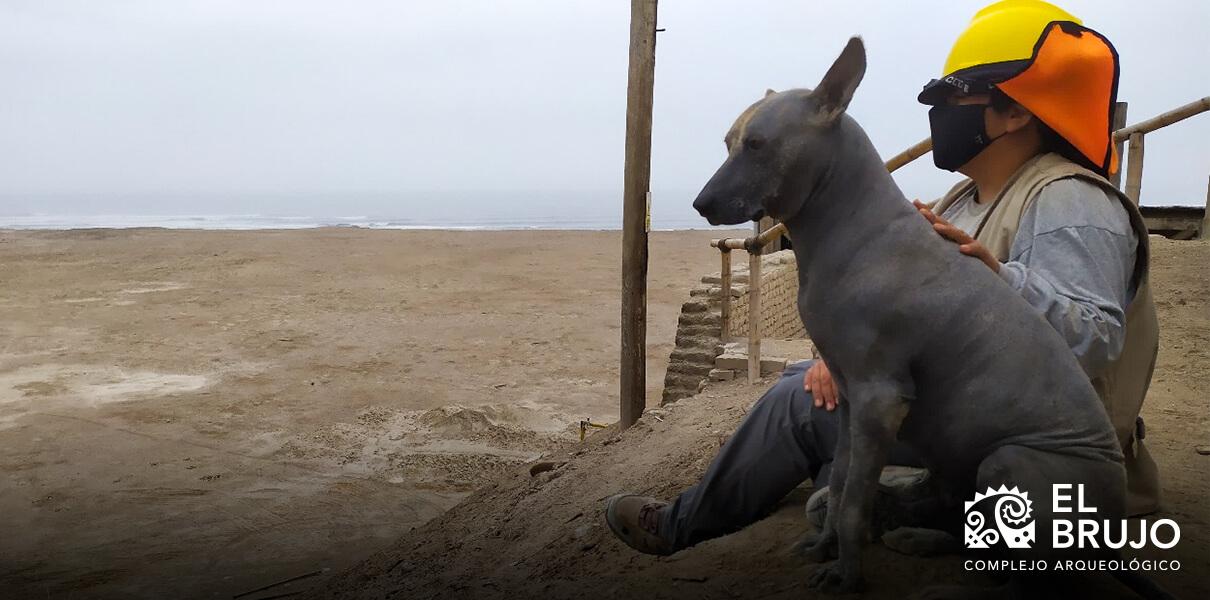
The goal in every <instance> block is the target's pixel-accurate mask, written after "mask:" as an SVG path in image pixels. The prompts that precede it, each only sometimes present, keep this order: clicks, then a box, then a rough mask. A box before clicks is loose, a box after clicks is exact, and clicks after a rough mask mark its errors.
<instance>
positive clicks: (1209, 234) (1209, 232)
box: [1199, 180, 1210, 240]
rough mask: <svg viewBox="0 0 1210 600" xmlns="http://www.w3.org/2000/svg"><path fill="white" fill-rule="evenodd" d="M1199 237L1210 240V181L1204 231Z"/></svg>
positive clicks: (1209, 182) (1209, 181) (1203, 215)
mask: <svg viewBox="0 0 1210 600" xmlns="http://www.w3.org/2000/svg"><path fill="white" fill-rule="evenodd" d="M1199 237H1200V239H1203V240H1210V180H1207V182H1206V212H1204V213H1202V231H1201V235H1200V236H1199Z"/></svg>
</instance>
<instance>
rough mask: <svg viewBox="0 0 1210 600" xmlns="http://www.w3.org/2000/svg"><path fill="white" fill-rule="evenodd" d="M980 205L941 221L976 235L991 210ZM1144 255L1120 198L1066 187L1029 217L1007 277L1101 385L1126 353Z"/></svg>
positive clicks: (1077, 184) (953, 211) (963, 203)
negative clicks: (1138, 261)
mask: <svg viewBox="0 0 1210 600" xmlns="http://www.w3.org/2000/svg"><path fill="white" fill-rule="evenodd" d="M972 205H973V199H972V198H971V197H969V196H968V197H966V198H962V199H961V200H959V201H957V202H955V203H953V204H952V205H951V206H950V207H949V208H948V209H947V210H946V211H945V213H943V214H942V215H941V216H942V217H943V218H946V219H947V220H948V219H950V217H954V218H955V220H952V221H951V223H953V224H954V225H955V226H957V227H959V228H960V229H962V230H964V231H967V233H972V234H973V230H974V229H975V228H976V227H977V226H978V223H979V221H980V220H981V218H982V213H983V212H984V211H983V210H980V209H982V208H984V207H982V206H972ZM976 217H977V218H976ZM1137 247H1138V236H1137V235H1136V234H1135V232H1134V230H1133V229H1132V228H1131V226H1130V216H1129V215H1127V214H1126V209H1125V208H1124V207H1123V206H1122V205H1121V203H1120V202H1119V201H1118V199H1117V198H1113V197H1110V196H1109V195H1107V194H1106V193H1105V191H1104V190H1102V189H1101V188H1099V187H1097V186H1096V185H1094V184H1091V183H1089V182H1086V181H1082V180H1079V179H1061V180H1059V181H1055V182H1054V183H1051V184H1049V185H1047V186H1046V187H1044V188H1042V190H1041V192H1039V195H1038V198H1037V199H1036V200H1035V201H1034V202H1033V204H1031V205H1030V206H1029V208H1027V209H1026V211H1025V214H1024V215H1022V217H1021V223H1020V226H1019V227H1018V229H1017V235H1016V237H1014V238H1013V243H1012V248H1011V249H1010V250H1009V258H1008V262H1006V263H1004V264H1003V265H1002V266H1001V268H1000V277H1001V278H1002V279H1004V281H1005V282H1007V283H1008V285H1009V286H1011V287H1012V288H1013V289H1014V290H1016V291H1017V292H1018V293H1020V294H1021V296H1022V297H1023V298H1025V300H1026V301H1027V302H1029V304H1030V305H1031V306H1033V307H1034V308H1035V309H1036V310H1037V311H1038V312H1039V313H1040V314H1041V315H1042V316H1043V317H1044V318H1045V319H1046V321H1047V322H1049V323H1050V324H1051V326H1053V327H1054V328H1055V329H1056V330H1057V331H1058V332H1059V333H1060V334H1061V335H1062V336H1063V339H1065V340H1066V341H1067V345H1068V346H1069V347H1070V348H1071V350H1072V352H1073V353H1074V354H1075V356H1076V358H1077V359H1078V360H1079V362H1080V365H1081V366H1082V367H1084V372H1085V373H1087V374H1088V376H1089V377H1096V376H1097V375H1099V374H1100V373H1101V372H1102V371H1103V370H1104V369H1105V367H1106V366H1108V365H1109V363H1111V362H1113V361H1114V360H1116V359H1117V357H1118V356H1119V355H1120V354H1121V352H1122V344H1123V343H1124V341H1125V337H1126V329H1125V327H1126V306H1127V305H1128V304H1129V303H1130V300H1131V299H1132V298H1133V297H1134V292H1135V289H1134V285H1133V282H1131V275H1132V274H1133V272H1134V263H1135V256H1136V253H1137Z"/></svg>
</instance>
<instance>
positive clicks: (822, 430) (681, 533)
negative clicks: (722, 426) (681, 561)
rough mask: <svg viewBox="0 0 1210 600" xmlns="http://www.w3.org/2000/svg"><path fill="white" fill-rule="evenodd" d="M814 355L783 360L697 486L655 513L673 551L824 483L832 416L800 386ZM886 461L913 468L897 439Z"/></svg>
mask: <svg viewBox="0 0 1210 600" xmlns="http://www.w3.org/2000/svg"><path fill="white" fill-rule="evenodd" d="M812 363H814V361H806V362H801V363H796V364H793V365H790V366H789V367H788V368H787V369H786V370H785V372H783V373H782V376H781V379H780V380H778V382H777V383H776V384H775V385H774V386H773V387H772V388H769V391H767V392H765V395H764V396H762V397H761V399H760V400H759V401H758V402H757V403H756V404H755V405H754V406H753V407H752V410H750V411H749V412H748V414H747V416H745V417H744V420H743V421H742V422H741V423H740V424H739V428H737V429H736V430H735V433H734V434H733V435H732V436H731V438H730V439H729V440H727V443H725V444H723V447H722V448H721V449H720V450H719V453H718V456H716V457H714V461H713V462H711V463H710V467H709V468H708V469H706V474H705V476H703V477H702V480H701V481H700V482H698V484H697V485H695V486H692V487H690V488H689V489H687V490H685V491H684V492H682V493H681V495H680V496H677V498H676V500H675V501H673V502H672V504H670V505H669V506H668V507H667V508H665V509H664V510H663V511H662V514H661V521H660V533H661V535H662V536H664V537H666V538H668V539H671V540H672V542H673V547H674V548H675V549H676V550H681V549H684V548H688V547H689V546H692V545H694V544H698V543H700V542H704V541H706V540H709V539H712V538H716V537H719V536H723V535H727V534H729V533H733V532H735V531H738V530H740V529H742V528H743V527H746V526H748V525H750V524H752V523H754V522H756V521H757V520H759V519H760V518H762V517H764V516H765V515H767V514H768V513H769V512H770V511H771V510H772V509H773V508H774V507H775V506H777V503H778V502H779V501H781V499H782V498H784V497H785V496H786V494H788V493H789V492H790V490H793V489H794V488H795V487H797V486H798V485H799V484H801V483H802V482H804V481H806V480H807V479H808V478H810V479H812V480H813V482H814V484H815V487H816V488H820V487H823V486H825V485H827V484H828V483H827V482H828V475H829V473H830V471H831V465H832V458H833V456H834V453H835V449H836V440H837V437H838V431H839V425H840V419H839V416H838V415H837V414H836V413H835V412H829V411H827V410H824V409H822V408H815V402H814V398H812V397H811V394H810V393H808V392H807V391H806V390H804V389H803V375H804V374H805V373H806V371H807V369H808V368H810V366H811V364H812ZM890 464H896V465H908V466H920V460H919V459H918V458H917V457H916V455H915V453H914V452H913V451H912V450H911V449H910V448H908V447H906V446H905V445H903V444H895V446H894V447H893V448H892V450H891V456H890Z"/></svg>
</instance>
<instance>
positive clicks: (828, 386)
mask: <svg viewBox="0 0 1210 600" xmlns="http://www.w3.org/2000/svg"><path fill="white" fill-rule="evenodd" d="M802 384H803V389H805V390H807V391H808V392H811V394H812V395H813V396H814V397H815V408H823V409H825V410H836V401H837V400H838V399H839V398H840V393H839V392H837V391H836V382H835V381H833V380H832V373H831V372H829V371H828V365H826V364H824V362H823V361H822V360H817V361H815V363H814V364H812V365H811V368H809V369H807V372H806V373H805V374H804V375H803V378H802Z"/></svg>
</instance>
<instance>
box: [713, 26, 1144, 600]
mask: <svg viewBox="0 0 1210 600" xmlns="http://www.w3.org/2000/svg"><path fill="white" fill-rule="evenodd" d="M865 65H866V60H865V48H864V46H863V45H862V42H861V40H860V39H859V38H853V39H852V40H850V41H849V43H848V45H847V46H846V47H845V49H844V51H843V52H842V53H841V55H840V57H839V58H838V59H837V60H836V62H835V64H833V65H832V67H831V68H830V69H829V70H828V72H827V74H826V75H825V76H824V78H823V80H822V81H821V82H820V84H819V86H818V87H816V88H815V89H814V90H805V89H798V90H789V91H785V92H780V93H779V92H773V91H772V90H770V91H769V92H768V93H767V94H766V95H765V97H764V98H762V99H761V100H759V101H757V102H756V103H755V104H753V105H752V106H750V107H749V108H748V109H747V110H745V111H744V112H743V114H741V115H740V116H739V118H738V119H737V120H736V122H735V124H734V126H733V127H732V128H731V130H730V132H728V133H727V136H726V140H725V141H726V145H727V152H728V155H727V159H726V161H725V162H724V163H723V165H722V166H721V167H720V168H719V169H718V172H717V173H715V174H714V176H713V177H712V178H711V179H710V181H709V182H708V183H707V184H706V186H705V188H704V189H703V190H702V192H701V194H700V195H699V196H698V197H697V199H696V200H695V201H694V203H693V205H694V207H695V208H696V209H697V210H698V212H700V213H701V214H702V216H704V217H706V218H707V219H708V220H709V221H710V223H711V224H715V225H718V224H737V223H742V222H745V221H749V220H756V219H759V218H760V217H762V216H763V215H765V214H767V215H769V216H772V217H773V218H776V219H778V220H780V221H782V222H783V223H785V225H786V227H787V228H788V230H789V233H790V238H791V240H792V241H793V244H794V253H795V256H796V257H797V259H798V271H799V275H798V277H799V294H798V310H799V314H800V315H801V317H802V320H803V323H804V324H805V325H806V328H807V331H808V332H809V333H810V336H811V339H812V340H813V341H814V342H815V344H816V345H817V347H818V348H819V351H820V354H821V355H822V356H823V357H824V359H825V361H826V363H827V365H828V368H829V370H830V371H831V373H832V376H833V378H834V379H835V380H836V382H837V384H838V386H839V389H840V392H841V397H842V402H841V404H840V406H839V408H838V410H839V411H840V422H841V430H840V441H839V444H838V447H837V450H836V462H835V464H834V466H833V474H832V477H831V486H830V496H829V500H828V506H829V509H830V510H829V511H828V515H827V518H826V521H825V525H824V528H823V531H821V532H820V533H819V535H818V536H817V537H816V538H815V542H814V544H813V545H809V547H808V548H807V555H808V557H809V558H812V559H813V560H815V561H819V562H822V561H826V560H829V559H831V558H834V557H836V556H837V555H839V560H837V561H835V562H832V563H830V564H827V565H824V566H822V567H821V568H820V569H818V570H817V571H816V572H815V573H814V574H813V576H812V578H811V581H810V584H811V585H812V586H814V587H821V588H823V589H825V590H830V591H842V592H853V591H856V590H858V589H859V588H860V585H861V556H862V548H863V546H864V544H865V543H866V542H867V538H868V535H869V534H868V531H869V519H870V512H871V510H872V506H873V502H874V497H875V493H876V488H877V485H878V477H879V473H880V471H881V469H882V467H883V466H884V464H885V462H886V458H887V454H888V451H889V449H890V447H891V445H892V443H894V442H895V440H896V436H897V435H898V439H900V440H903V441H904V442H906V443H908V444H910V445H912V446H913V447H915V448H916V449H917V450H918V451H919V452H920V454H921V455H922V456H923V457H924V460H925V461H926V464H927V466H928V468H929V470H930V472H931V473H932V475H933V477H934V478H936V479H937V480H938V481H941V482H943V484H944V485H946V486H947V487H948V488H949V489H951V490H954V491H955V492H956V493H962V494H964V497H966V498H970V497H973V496H974V492H975V491H976V490H979V491H983V490H985V489H986V488H989V487H990V488H998V487H999V486H1001V485H1007V486H1008V487H1014V486H1016V487H1019V488H1020V489H1021V490H1024V491H1027V492H1028V493H1029V494H1030V497H1031V499H1033V507H1032V508H1033V514H1034V515H1035V516H1036V521H1035V522H1036V523H1037V531H1038V532H1039V536H1038V537H1039V539H1038V543H1037V544H1034V545H1035V546H1038V547H1037V548H1034V549H1033V550H1028V551H1025V550H1020V551H1013V552H1014V553H1015V554H1013V555H1012V556H1013V557H1014V558H1023V557H1028V558H1044V557H1052V556H1056V554H1054V552H1057V551H1052V550H1050V549H1049V548H1048V546H1049V545H1050V544H1049V534H1050V531H1051V529H1050V527H1051V523H1050V521H1051V518H1052V517H1053V515H1052V514H1051V512H1052V499H1051V493H1052V487H1051V486H1052V484H1054V483H1063V484H1073V486H1075V485H1079V484H1083V485H1084V490H1085V491H1084V499H1085V504H1086V505H1090V506H1095V507H1097V508H1098V509H1099V511H1098V513H1097V515H1096V518H1097V519H1110V520H1111V521H1113V522H1115V523H1116V522H1118V520H1119V519H1121V518H1122V514H1123V512H1124V502H1125V500H1124V495H1125V471H1124V469H1123V467H1122V454H1121V450H1120V448H1119V447H1118V442H1117V438H1116V436H1115V435H1114V431H1113V428H1112V427H1111V426H1110V422H1109V419H1108V417H1107V416H1106V414H1105V409H1104V407H1103V406H1102V405H1101V402H1100V400H1099V399H1098V397H1097V394H1096V392H1095V391H1094V390H1093V387H1092V385H1091V384H1090V383H1089V380H1088V378H1087V376H1086V375H1085V374H1084V372H1083V371H1082V370H1081V368H1080V366H1079V364H1078V363H1077V362H1076V359H1075V357H1074V356H1073V355H1072V352H1071V351H1070V350H1069V349H1068V348H1067V346H1066V344H1064V342H1063V340H1062V338H1061V337H1060V336H1059V334H1058V333H1057V332H1056V331H1055V330H1054V329H1053V328H1052V327H1051V326H1050V325H1048V324H1047V323H1046V321H1044V320H1043V318H1042V317H1041V316H1040V315H1038V314H1037V313H1036V312H1035V311H1034V310H1033V309H1032V308H1031V307H1030V306H1029V305H1028V304H1027V303H1026V302H1025V300H1023V299H1022V298H1021V297H1020V296H1018V295H1017V294H1016V293H1014V292H1013V291H1012V290H1011V289H1010V288H1009V287H1008V286H1007V285H1005V284H1004V283H1003V282H1002V281H1000V280H999V278H998V277H996V275H995V274H994V273H993V272H992V271H991V270H990V269H988V268H987V266H986V265H984V264H983V263H982V262H980V261H978V260H974V259H972V258H970V257H967V256H964V255H962V254H960V253H959V252H958V251H957V249H956V248H955V247H954V246H953V244H951V243H949V242H947V241H944V240H943V239H942V238H940V237H939V236H938V235H937V234H936V233H934V231H933V229H932V228H931V227H930V225H929V224H928V223H927V221H926V220H925V219H924V218H923V217H922V216H921V215H920V214H919V213H918V212H917V210H916V209H915V208H914V207H913V206H912V205H911V204H910V203H909V202H908V201H907V199H906V198H905V197H904V195H903V193H902V192H900V190H899V188H898V187H897V186H896V185H895V182H894V180H892V179H891V176H890V174H889V173H888V172H887V170H886V168H885V167H884V166H883V163H882V161H881V159H880V158H879V157H878V154H877V152H876V151H875V149H874V146H873V145H872V144H871V143H870V140H869V139H868V138H867V137H866V135H865V132H864V131H863V130H862V129H861V127H860V126H859V125H858V124H857V122H856V121H854V120H853V119H852V118H851V117H849V116H848V115H847V114H845V109H846V107H847V106H848V103H849V100H850V99H851V98H852V96H853V92H854V90H855V89H856V88H857V85H858V83H859V82H860V81H861V78H862V76H863V75H864V73H865ZM1072 489H1076V488H1074V487H1073V488H1072ZM1020 552H1025V554H1020Z"/></svg>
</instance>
